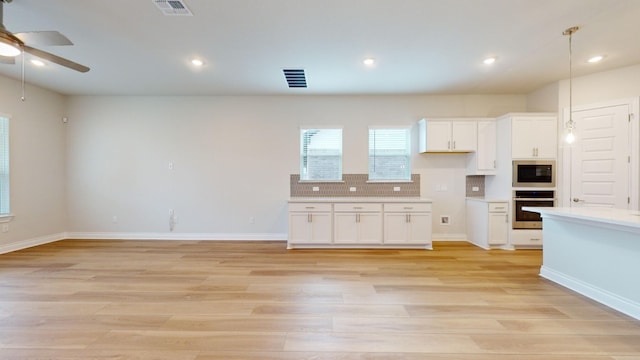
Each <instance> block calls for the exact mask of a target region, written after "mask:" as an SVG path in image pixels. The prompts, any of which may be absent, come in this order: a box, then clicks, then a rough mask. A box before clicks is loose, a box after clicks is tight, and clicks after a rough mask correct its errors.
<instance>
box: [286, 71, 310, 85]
mask: <svg viewBox="0 0 640 360" xmlns="http://www.w3.org/2000/svg"><path fill="white" fill-rule="evenodd" d="M282 72H283V73H284V77H285V78H286V79H287V83H288V84H289V87H290V88H306V87H307V79H306V77H305V75H304V69H282Z"/></svg>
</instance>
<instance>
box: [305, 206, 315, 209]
mask: <svg viewBox="0 0 640 360" xmlns="http://www.w3.org/2000/svg"><path fill="white" fill-rule="evenodd" d="M315 208H316V207H315V206H306V207H305V209H315Z"/></svg>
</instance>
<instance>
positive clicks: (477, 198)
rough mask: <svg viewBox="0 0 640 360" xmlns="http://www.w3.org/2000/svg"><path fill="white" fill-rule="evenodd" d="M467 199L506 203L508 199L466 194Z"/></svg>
mask: <svg viewBox="0 0 640 360" xmlns="http://www.w3.org/2000/svg"><path fill="white" fill-rule="evenodd" d="M466 199H467V200H471V201H479V202H486V203H505V202H506V203H508V202H509V200H507V199H495V198H486V197H484V196H467V197H466Z"/></svg>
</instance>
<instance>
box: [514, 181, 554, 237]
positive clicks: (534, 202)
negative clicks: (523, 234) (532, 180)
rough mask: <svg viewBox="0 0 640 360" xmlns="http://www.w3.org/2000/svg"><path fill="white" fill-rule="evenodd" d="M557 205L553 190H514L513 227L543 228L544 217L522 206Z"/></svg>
mask: <svg viewBox="0 0 640 360" xmlns="http://www.w3.org/2000/svg"><path fill="white" fill-rule="evenodd" d="M555 205H556V199H555V192H554V191H553V190H514V191H513V228H514V229H542V217H540V214H538V213H534V212H531V211H524V210H522V207H524V206H530V207H553V206H555Z"/></svg>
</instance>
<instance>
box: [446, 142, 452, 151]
mask: <svg viewBox="0 0 640 360" xmlns="http://www.w3.org/2000/svg"><path fill="white" fill-rule="evenodd" d="M447 149H449V150H451V140H449V141H447Z"/></svg>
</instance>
